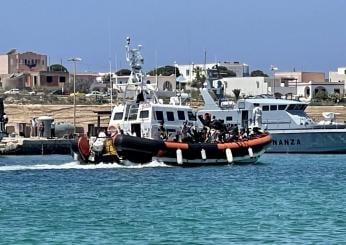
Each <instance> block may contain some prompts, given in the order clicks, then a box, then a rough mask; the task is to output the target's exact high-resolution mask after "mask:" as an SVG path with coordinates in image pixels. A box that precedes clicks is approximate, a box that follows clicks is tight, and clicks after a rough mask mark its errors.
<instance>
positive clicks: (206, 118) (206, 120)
mask: <svg viewBox="0 0 346 245" xmlns="http://www.w3.org/2000/svg"><path fill="white" fill-rule="evenodd" d="M198 119H199V120H200V121H201V123H202V124H203V126H205V127H209V128H210V123H211V118H210V114H209V113H205V114H204V115H203V116H202V115H198Z"/></svg>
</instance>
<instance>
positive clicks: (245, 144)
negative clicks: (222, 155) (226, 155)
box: [217, 134, 272, 150]
mask: <svg viewBox="0 0 346 245" xmlns="http://www.w3.org/2000/svg"><path fill="white" fill-rule="evenodd" d="M271 141H272V137H271V136H270V135H268V134H265V135H263V136H259V137H258V138H254V139H249V140H243V141H237V142H229V143H222V144H217V148H218V149H219V150H225V149H227V148H230V149H237V148H241V147H251V146H256V145H260V144H269V143H270V142H271Z"/></svg>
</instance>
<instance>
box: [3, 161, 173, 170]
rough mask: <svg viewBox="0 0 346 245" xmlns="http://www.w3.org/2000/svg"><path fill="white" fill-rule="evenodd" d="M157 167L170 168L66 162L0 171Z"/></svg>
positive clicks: (154, 163)
mask: <svg viewBox="0 0 346 245" xmlns="http://www.w3.org/2000/svg"><path fill="white" fill-rule="evenodd" d="M157 167H170V166H168V165H166V164H164V163H163V162H159V161H152V162H150V163H148V164H135V163H131V162H126V163H125V165H120V164H117V163H107V164H105V163H99V164H86V165H81V164H79V162H68V163H63V164H57V165H54V164H34V165H7V166H0V171H18V170H51V169H52V170H54V169H57V170H59V169H107V168H111V169H112V168H137V169H139V168H157Z"/></svg>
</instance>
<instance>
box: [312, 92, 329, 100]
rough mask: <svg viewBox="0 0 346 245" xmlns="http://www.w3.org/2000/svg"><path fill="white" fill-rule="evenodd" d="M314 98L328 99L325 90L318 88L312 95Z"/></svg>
mask: <svg viewBox="0 0 346 245" xmlns="http://www.w3.org/2000/svg"><path fill="white" fill-rule="evenodd" d="M314 99H318V100H326V99H328V93H327V92H326V91H323V90H319V91H318V92H317V93H316V94H315V95H314Z"/></svg>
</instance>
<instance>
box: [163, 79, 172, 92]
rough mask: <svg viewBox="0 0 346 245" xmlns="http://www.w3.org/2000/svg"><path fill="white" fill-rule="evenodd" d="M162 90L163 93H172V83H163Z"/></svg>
mask: <svg viewBox="0 0 346 245" xmlns="http://www.w3.org/2000/svg"><path fill="white" fill-rule="evenodd" d="M163 90H165V91H172V90H173V86H172V83H171V82H170V81H165V82H164V83H163Z"/></svg>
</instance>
